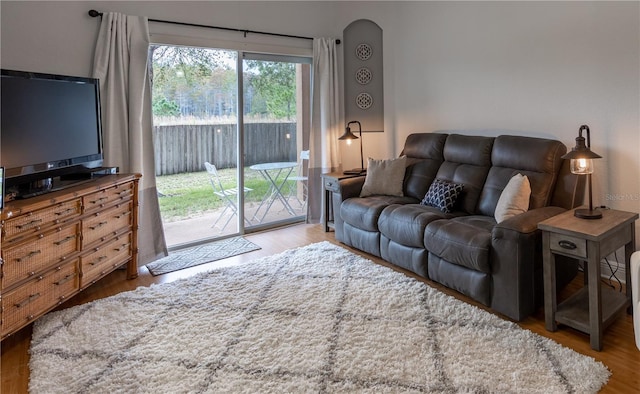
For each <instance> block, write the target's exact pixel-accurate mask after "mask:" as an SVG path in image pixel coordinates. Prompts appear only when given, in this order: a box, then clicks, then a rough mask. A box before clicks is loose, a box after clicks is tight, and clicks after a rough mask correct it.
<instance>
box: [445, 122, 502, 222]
mask: <svg viewBox="0 0 640 394" xmlns="http://www.w3.org/2000/svg"><path fill="white" fill-rule="evenodd" d="M493 140H494V138H493V137H478V136H468V135H459V134H451V135H450V136H449V138H447V141H446V143H445V145H444V160H445V161H444V162H443V163H442V165H441V166H440V168H439V169H438V174H437V175H436V178H438V179H443V180H446V181H449V182H454V183H461V184H463V185H464V191H463V193H462V194H461V196H460V198H459V201H458V204H457V206H458V207H459V209H461V210H462V211H464V212H466V213H468V214H475V213H476V206H477V204H478V198H479V197H480V192H481V191H482V188H483V186H484V181H485V179H486V177H487V173H488V172H489V168H490V167H491V148H492V146H493ZM505 184H506V182H505ZM491 216H493V213H492V214H491Z"/></svg>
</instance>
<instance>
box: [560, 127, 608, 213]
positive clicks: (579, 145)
mask: <svg viewBox="0 0 640 394" xmlns="http://www.w3.org/2000/svg"><path fill="white" fill-rule="evenodd" d="M583 130H584V131H585V132H586V134H587V140H586V145H585V139H584V137H583V136H582V131H583ZM590 147H591V132H590V131H589V126H587V125H582V126H580V129H579V130H578V137H577V138H576V146H575V147H573V148H572V149H571V152H568V153H567V154H566V155H564V156H562V158H563V159H570V160H571V173H572V174H576V175H586V176H587V185H588V188H589V209H576V210H575V211H574V215H575V216H576V217H579V218H582V219H600V218H602V212H600V211H598V210H595V209H593V197H592V190H591V189H592V187H591V174H592V173H593V160H592V159H599V158H601V157H602V156H600V155H598V154H596V153H593V152H592V151H591V149H589V148H590Z"/></svg>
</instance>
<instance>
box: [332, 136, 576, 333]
mask: <svg viewBox="0 0 640 394" xmlns="http://www.w3.org/2000/svg"><path fill="white" fill-rule="evenodd" d="M565 153H566V147H565V145H564V144H562V143H561V142H559V141H555V140H550V139H542V138H531V137H522V136H510V135H501V136H498V137H484V136H471V135H461V134H446V133H419V134H412V135H409V136H408V137H407V139H406V142H405V146H404V149H403V151H402V153H401V156H406V159H405V160H406V170H405V174H404V180H403V183H402V193H401V194H402V195H395V196H390V195H375V194H374V195H368V196H365V197H360V193H361V190H362V186H363V184H364V181H365V178H363V177H361V178H351V179H345V180H342V181H340V183H339V185H338V187H337V188H336V190H335V191H334V193H333V202H332V203H333V212H334V222H335V231H336V233H335V234H336V239H337V240H338V241H340V242H342V243H344V244H347V245H349V246H352V247H354V248H357V249H360V250H362V251H365V252H367V253H370V254H373V255H375V256H378V257H381V258H383V259H384V260H386V261H388V262H390V263H392V264H395V265H397V266H399V267H402V268H404V269H407V270H410V271H412V272H415V273H416V274H418V275H421V276H423V277H425V278H428V279H430V280H432V281H435V282H438V283H441V284H443V285H445V286H447V287H449V288H451V289H454V290H457V291H459V292H460V293H463V294H465V295H467V296H469V297H471V298H473V299H474V300H477V301H479V302H480V303H482V304H484V305H487V306H489V307H490V308H492V309H493V310H495V311H496V312H499V313H501V314H504V315H506V316H507V317H509V318H511V319H514V320H522V319H524V318H525V317H527V316H529V315H530V314H532V313H533V312H534V311H535V309H536V307H538V306H539V305H541V304H542V294H543V290H542V289H543V285H542V251H541V245H542V242H541V235H540V232H539V230H538V229H537V223H538V222H540V221H542V220H544V219H546V218H548V217H551V216H553V215H557V214H559V213H561V212H563V211H565V210H566V209H571V208H573V207H574V201H582V193H581V191H582V190H584V187H583V186H582V185H581V184H580V183H581V182H582V180H581V179H580V177H577V176H575V175H572V174H571V173H570V171H569V169H568V163H567V162H566V161H565V160H563V159H562V158H561V156H562V155H564V154H565ZM515 174H522V175H526V176H527V178H528V180H529V183H530V189H531V194H530V198H529V207H528V211H526V212H524V213H521V214H518V215H515V216H513V217H510V218H509V219H506V220H504V221H501V222H500V223H498V222H497V221H496V219H495V218H494V213H495V210H496V205H497V203H498V200H499V198H500V195H501V194H502V191H503V189H504V188H505V186H506V185H507V183H508V182H509V180H510V179H511V178H512V177H513V176H514V175H515ZM435 179H439V180H443V181H449V182H454V183H457V184H462V185H463V191H462V193H461V194H460V196H459V197H458V199H457V200H456V202H455V205H454V206H453V209H452V210H451V212H443V211H442V210H441V209H438V208H436V207H433V206H425V205H422V204H420V202H421V200H422V199H423V198H424V197H425V194H426V193H427V191H428V190H429V187H430V186H431V184H432V182H433V181H434V180H435ZM369 181H371V180H369ZM557 266H558V269H557V271H558V272H557V278H558V281H557V282H558V286H559V287H562V286H564V285H566V283H568V282H569V281H570V280H571V279H572V278H573V277H574V276H575V275H576V273H577V262H576V261H575V260H570V259H567V260H566V261H563V262H562V263H559V264H557Z"/></svg>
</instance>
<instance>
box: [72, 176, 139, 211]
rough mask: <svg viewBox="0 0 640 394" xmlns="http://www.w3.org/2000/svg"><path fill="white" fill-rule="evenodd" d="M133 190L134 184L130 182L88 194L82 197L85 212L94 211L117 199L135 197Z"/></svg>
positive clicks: (122, 200)
mask: <svg viewBox="0 0 640 394" xmlns="http://www.w3.org/2000/svg"><path fill="white" fill-rule="evenodd" d="M133 191H134V185H133V183H131V182H129V183H125V184H122V185H116V186H113V187H110V188H107V189H103V190H100V191H99V192H95V193H91V194H88V195H86V196H84V197H83V198H82V201H83V205H84V211H85V213H87V212H92V211H95V210H98V209H102V208H104V207H105V206H107V205H108V204H111V203H114V202H117V201H120V202H124V201H127V200H130V199H132V198H133Z"/></svg>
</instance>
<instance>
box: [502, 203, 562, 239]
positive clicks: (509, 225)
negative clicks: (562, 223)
mask: <svg viewBox="0 0 640 394" xmlns="http://www.w3.org/2000/svg"><path fill="white" fill-rule="evenodd" d="M564 211H566V209H564V208H561V207H544V208H537V209H532V210H530V211H527V212H525V213H522V214H519V215H515V216H513V217H511V218H509V219H507V220H505V221H503V222H501V223H498V224H496V226H495V227H494V228H493V231H494V233H495V232H496V231H501V230H502V231H516V232H519V233H532V232H534V231H536V230H537V229H538V223H540V222H542V221H543V220H546V219H548V218H550V217H552V216H556V215H559V214H561V213H562V212H564Z"/></svg>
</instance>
